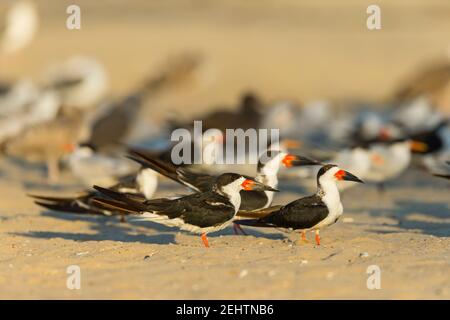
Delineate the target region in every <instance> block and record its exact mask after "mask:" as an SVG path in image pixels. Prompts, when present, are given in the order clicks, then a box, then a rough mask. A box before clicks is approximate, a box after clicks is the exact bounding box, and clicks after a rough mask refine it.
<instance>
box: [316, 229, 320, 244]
mask: <svg viewBox="0 0 450 320" xmlns="http://www.w3.org/2000/svg"><path fill="white" fill-rule="evenodd" d="M316 243H317V245H318V246H320V235H319V230H316Z"/></svg>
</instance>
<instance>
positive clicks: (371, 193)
mask: <svg viewBox="0 0 450 320" xmlns="http://www.w3.org/2000/svg"><path fill="white" fill-rule="evenodd" d="M37 3H38V4H39V5H40V9H41V11H42V15H43V18H42V26H41V29H40V31H39V33H38V34H37V36H36V39H35V40H34V41H33V42H32V44H31V45H30V46H29V47H27V48H26V50H24V51H22V52H20V53H19V54H18V55H17V56H14V57H6V58H2V59H1V60H0V70H1V71H0V75H1V78H4V79H15V78H19V77H24V76H29V77H32V78H34V79H36V78H38V77H39V75H40V73H41V72H42V70H43V68H44V66H46V65H49V64H51V63H52V62H53V61H57V60H62V59H64V58H67V57H69V56H70V55H73V54H87V55H93V56H95V57H96V58H97V59H98V60H100V61H101V62H102V63H104V64H105V67H106V69H107V70H108V73H109V75H110V77H111V90H110V92H111V94H110V95H111V96H113V97H118V96H120V95H122V94H124V93H126V92H127V91H128V90H130V89H132V88H134V86H135V85H137V84H138V83H139V81H140V80H141V79H142V78H143V77H144V76H145V75H147V74H148V73H149V72H151V71H152V70H156V69H157V68H158V66H159V65H160V64H161V62H163V61H165V60H166V59H167V57H169V56H170V55H173V54H178V53H180V52H196V53H197V52H198V53H199V54H200V55H201V56H202V57H204V61H203V63H202V65H201V67H200V70H199V73H198V75H197V80H196V82H194V83H192V84H191V85H188V86H186V87H183V88H179V90H177V91H176V92H174V93H173V94H167V95H162V96H161V97H157V98H156V99H155V100H153V101H152V105H149V106H148V108H147V109H146V111H145V117H147V118H148V119H149V120H151V121H152V122H154V123H159V122H160V121H161V120H162V119H164V118H165V117H166V116H167V114H168V113H169V112H177V113H179V114H180V115H181V116H183V117H187V118H191V117H193V116H195V115H196V114H200V113H201V112H203V111H205V110H210V109H211V108H212V107H214V106H217V105H224V106H227V105H231V104H233V103H235V102H236V101H237V99H238V97H239V95H240V94H241V92H242V91H244V90H247V89H252V90H255V91H256V92H258V93H260V94H261V95H262V97H263V98H264V99H266V100H267V101H272V100H275V99H282V98H283V99H293V100H296V101H310V100H313V99H317V98H326V99H331V100H339V99H348V98H350V97H351V98H352V99H355V100H357V99H362V98H364V99H366V100H369V101H382V100H383V99H385V98H386V97H388V96H389V95H390V94H391V93H392V92H394V91H395V90H396V89H397V88H398V86H399V84H400V83H401V81H403V80H405V79H409V77H410V76H411V75H412V74H414V72H415V71H417V70H419V69H420V68H421V67H422V66H424V65H426V64H427V63H429V62H434V61H437V60H442V59H444V60H445V59H448V55H449V48H450V42H449V41H448V35H449V30H450V19H449V16H450V4H449V3H448V1H438V0H433V1H428V2H427V4H426V5H425V4H424V3H423V2H422V1H393V2H392V1H379V3H380V6H381V7H382V8H383V10H384V11H383V19H384V20H383V29H382V30H380V31H377V32H370V31H368V30H367V28H366V26H365V19H366V16H367V15H366V13H365V10H366V7H367V5H368V4H370V3H369V2H367V1H362V2H360V1H350V0H346V1H344V2H342V5H337V4H335V3H334V2H333V1H329V0H326V1H325V0H322V1H315V2H314V4H312V3H311V4H307V3H306V2H300V3H298V2H297V1H291V0H283V1H277V2H275V1H268V0H267V1H261V3H258V5H256V4H255V3H254V2H253V1H252V2H249V3H247V4H244V3H241V2H240V1H218V2H217V3H216V4H210V3H209V2H204V1H198V2H195V1H194V2H193V3H191V1H164V3H160V4H152V3H151V2H150V3H148V1H143V0H142V1H139V0H135V1H131V2H130V4H129V6H128V7H127V8H125V9H124V8H123V7H122V6H121V5H120V4H119V2H116V1H111V6H110V7H109V8H108V10H106V9H104V8H103V7H102V6H101V5H100V3H98V4H96V3H94V2H92V1H87V0H80V1H78V3H79V5H80V6H81V8H82V10H83V11H82V12H83V22H82V23H83V24H82V29H81V30H80V31H70V30H67V29H66V28H65V19H66V17H67V15H66V13H65V8H66V7H67V5H68V4H69V3H71V1H58V2H56V1H44V0H41V1H37ZM275 3H276V4H275ZM41 169H42V168H39V167H36V166H31V165H25V164H23V163H21V162H20V161H18V160H17V159H11V158H6V157H4V158H2V159H0V299H349V298H350V299H449V298H450V272H449V271H450V200H449V199H450V197H449V193H450V182H448V181H445V180H442V181H441V180H439V179H436V178H434V177H432V176H430V175H429V174H427V173H425V172H423V171H420V170H417V169H409V170H408V171H407V172H405V173H404V174H403V175H402V177H401V178H400V179H398V180H395V181H392V182H391V183H388V185H387V190H386V192H385V193H384V194H379V193H378V192H377V189H376V188H375V187H374V186H373V185H370V184H365V185H361V186H359V185H358V186H357V187H355V188H352V189H350V190H348V191H346V192H345V193H344V194H343V196H342V197H343V198H342V202H343V204H344V215H343V217H342V219H341V220H340V221H339V222H338V223H337V224H335V225H334V226H331V227H330V228H327V229H325V230H323V232H322V233H321V236H322V239H323V241H322V245H321V246H317V245H315V244H314V241H313V240H314V235H313V234H308V237H309V240H310V242H309V243H302V242H300V241H299V239H300V236H299V234H298V233H283V232H281V231H278V230H263V229H256V228H246V229H245V230H246V231H247V232H248V234H249V235H248V236H237V235H234V233H233V230H232V228H231V227H229V228H227V229H225V230H223V231H221V232H218V233H214V234H211V235H210V244H211V248H208V249H205V248H204V247H203V245H202V243H201V240H200V238H199V237H198V236H195V235H190V234H186V233H182V232H179V231H178V230H177V229H175V228H168V227H164V226H161V225H158V224H154V223H151V222H143V221H136V220H133V219H130V218H129V219H127V221H126V222H120V221H119V220H118V219H116V218H114V217H113V218H109V217H98V216H80V215H74V214H67V213H57V212H50V211H45V210H42V209H41V208H39V207H38V206H36V205H35V204H33V201H32V199H31V198H29V197H27V195H26V194H27V193H35V194H36V193H38V194H54V195H64V194H74V193H76V192H77V191H80V190H83V187H82V186H80V185H79V184H78V183H77V182H76V181H74V179H73V177H71V176H70V174H69V173H67V172H65V173H64V174H63V177H62V181H61V182H60V183H59V184H58V185H56V186H50V185H48V184H47V182H46V179H45V174H44V172H43V170H41ZM280 189H281V190H282V191H283V192H282V193H280V194H279V195H277V197H276V198H275V201H274V204H283V203H287V202H288V201H291V200H294V199H297V198H299V197H301V196H303V195H306V191H305V190H303V189H302V188H301V187H300V185H299V183H298V181H295V179H294V180H287V181H282V183H281V185H280ZM186 192H187V189H184V188H181V187H179V186H178V185H176V184H174V183H173V182H170V181H168V180H165V179H162V182H161V188H160V189H158V192H157V194H156V196H157V197H159V196H166V195H173V194H174V193H176V194H183V193H186ZM71 265H76V266H79V267H80V270H81V289H79V290H70V289H68V288H67V285H66V282H67V278H68V276H69V275H68V274H67V268H68V267H69V266H71ZM371 266H377V267H379V269H380V270H381V278H380V279H381V288H380V289H373V290H371V289H369V288H368V286H367V279H368V278H369V276H370V274H368V273H367V270H368V268H369V269H370V267H371Z"/></svg>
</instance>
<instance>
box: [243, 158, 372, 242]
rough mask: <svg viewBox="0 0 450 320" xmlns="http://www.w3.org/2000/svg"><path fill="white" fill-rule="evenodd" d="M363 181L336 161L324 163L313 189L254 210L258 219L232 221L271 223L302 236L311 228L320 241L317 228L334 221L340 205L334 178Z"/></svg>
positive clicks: (341, 209) (339, 210) (249, 223)
mask: <svg viewBox="0 0 450 320" xmlns="http://www.w3.org/2000/svg"><path fill="white" fill-rule="evenodd" d="M343 180H344V181H354V182H361V183H362V182H363V181H362V180H360V179H359V178H358V177H356V176H354V175H353V174H351V173H350V172H347V171H345V170H342V169H341V168H339V167H338V166H336V165H332V164H327V165H325V166H323V167H322V168H321V169H320V170H319V172H318V174H317V192H316V193H315V194H314V195H312V196H309V197H305V198H301V199H298V200H295V201H293V202H291V203H289V204H287V205H285V206H281V207H280V206H275V207H269V208H266V209H262V210H261V211H260V212H257V213H258V214H260V215H263V216H262V217H261V218H259V219H245V220H239V221H236V223H238V224H240V225H246V226H254V227H274V228H286V229H293V230H300V231H301V232H302V239H303V240H306V231H308V230H314V231H315V233H316V243H317V245H320V235H319V231H320V229H322V228H324V227H327V226H329V225H332V224H334V223H336V222H337V221H338V219H339V217H340V216H341V215H342V213H343V211H344V209H343V206H342V203H341V199H340V195H339V190H338V186H337V182H338V181H343Z"/></svg>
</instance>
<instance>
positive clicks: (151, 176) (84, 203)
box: [29, 168, 158, 219]
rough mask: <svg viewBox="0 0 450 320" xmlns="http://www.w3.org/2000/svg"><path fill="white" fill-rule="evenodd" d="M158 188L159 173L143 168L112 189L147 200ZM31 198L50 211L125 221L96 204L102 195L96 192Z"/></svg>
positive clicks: (123, 179)
mask: <svg viewBox="0 0 450 320" xmlns="http://www.w3.org/2000/svg"><path fill="white" fill-rule="evenodd" d="M157 186H158V177H157V173H156V172H155V171H153V170H151V169H145V168H141V169H140V170H139V171H138V172H137V173H136V174H133V175H128V176H125V177H122V178H121V179H119V182H118V183H117V184H115V185H113V186H112V187H110V189H111V190H114V191H117V192H122V193H126V194H128V195H130V196H131V195H133V196H135V197H138V198H139V199H144V200H145V199H151V198H152V197H153V194H154V193H155V191H156V188H157ZM29 196H30V197H32V198H34V199H36V201H35V203H36V204H37V205H39V206H41V207H44V208H46V209H50V210H55V211H63V212H69V213H80V214H95V215H105V216H112V215H120V216H121V218H122V219H123V215H122V214H121V213H122V212H116V211H112V210H107V209H105V208H104V207H102V206H99V205H97V204H96V203H94V202H93V199H94V198H95V197H99V196H100V193H99V192H97V191H94V190H93V191H87V192H84V193H83V194H81V195H78V196H76V197H51V196H40V195H29Z"/></svg>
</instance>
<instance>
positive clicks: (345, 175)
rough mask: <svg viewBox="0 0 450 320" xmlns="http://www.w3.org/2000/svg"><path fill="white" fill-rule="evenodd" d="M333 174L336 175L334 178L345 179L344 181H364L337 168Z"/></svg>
mask: <svg viewBox="0 0 450 320" xmlns="http://www.w3.org/2000/svg"><path fill="white" fill-rule="evenodd" d="M334 176H335V177H336V180H338V181H342V180H345V181H354V182H359V183H364V181H362V180H361V179H359V178H358V177H357V176H355V175H353V174H351V173H350V172H348V171H345V170H339V171H338V172H336V173H335V174H334Z"/></svg>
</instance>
